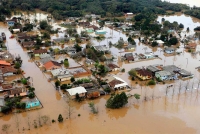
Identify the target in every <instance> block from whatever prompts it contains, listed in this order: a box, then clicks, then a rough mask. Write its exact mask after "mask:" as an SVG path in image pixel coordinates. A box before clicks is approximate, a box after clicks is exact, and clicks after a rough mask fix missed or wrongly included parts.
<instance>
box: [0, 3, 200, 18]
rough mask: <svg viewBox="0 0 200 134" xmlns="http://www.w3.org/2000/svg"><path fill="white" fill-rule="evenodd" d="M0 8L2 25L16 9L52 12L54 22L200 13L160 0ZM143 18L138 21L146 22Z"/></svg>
mask: <svg viewBox="0 0 200 134" xmlns="http://www.w3.org/2000/svg"><path fill="white" fill-rule="evenodd" d="M1 3H2V4H1V5H0V21H3V20H5V15H6V16H7V15H8V16H9V15H11V11H13V9H21V10H30V11H33V10H34V9H40V10H42V11H46V12H49V13H51V14H52V15H53V17H54V18H55V19H64V18H66V17H80V16H83V15H84V14H86V13H93V14H98V15H101V16H102V17H105V16H107V17H112V16H122V15H123V14H124V13H127V12H132V13H135V14H137V13H141V12H143V13H154V14H167V12H166V11H167V10H170V11H173V12H181V11H184V12H185V13H186V14H189V15H192V16H194V17H198V18H200V9H199V8H197V7H193V8H192V10H190V8H189V6H187V5H186V4H177V3H169V2H167V1H161V0H151V1H149V0H112V1H111V0H9V1H2V2H1ZM143 17H144V16H143V15H138V16H137V17H135V19H136V20H141V19H143Z"/></svg>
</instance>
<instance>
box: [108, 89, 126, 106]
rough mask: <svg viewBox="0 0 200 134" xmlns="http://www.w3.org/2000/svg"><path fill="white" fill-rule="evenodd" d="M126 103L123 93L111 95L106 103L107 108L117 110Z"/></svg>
mask: <svg viewBox="0 0 200 134" xmlns="http://www.w3.org/2000/svg"><path fill="white" fill-rule="evenodd" d="M127 103H128V97H127V95H126V93H125V92H122V93H121V94H116V95H112V96H111V97H110V98H109V99H108V100H107V102H106V107H107V108H112V109H117V108H121V107H123V106H124V105H126V104H127Z"/></svg>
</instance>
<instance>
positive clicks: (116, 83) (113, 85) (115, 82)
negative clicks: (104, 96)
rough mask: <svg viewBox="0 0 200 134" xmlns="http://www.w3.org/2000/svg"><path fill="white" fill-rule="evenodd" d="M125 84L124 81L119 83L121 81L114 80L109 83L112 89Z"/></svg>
mask: <svg viewBox="0 0 200 134" xmlns="http://www.w3.org/2000/svg"><path fill="white" fill-rule="evenodd" d="M122 83H123V82H122V81H119V80H116V79H115V80H112V81H111V82H109V83H108V84H109V85H110V86H111V87H115V85H118V84H122Z"/></svg>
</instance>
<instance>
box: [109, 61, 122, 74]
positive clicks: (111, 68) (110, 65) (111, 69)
mask: <svg viewBox="0 0 200 134" xmlns="http://www.w3.org/2000/svg"><path fill="white" fill-rule="evenodd" d="M106 67H107V69H108V71H112V72H114V71H119V69H120V67H119V66H117V65H115V64H113V63H110V64H107V65H106Z"/></svg>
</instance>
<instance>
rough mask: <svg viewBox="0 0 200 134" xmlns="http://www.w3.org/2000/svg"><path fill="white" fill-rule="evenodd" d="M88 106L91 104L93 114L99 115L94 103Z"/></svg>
mask: <svg viewBox="0 0 200 134" xmlns="http://www.w3.org/2000/svg"><path fill="white" fill-rule="evenodd" d="M88 104H89V107H90V108H91V112H92V113H93V114H97V113H98V109H97V108H95V105H94V102H90V103H88Z"/></svg>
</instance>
